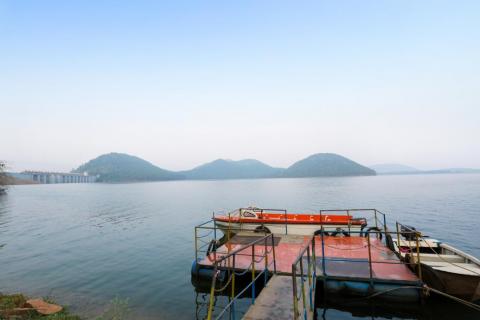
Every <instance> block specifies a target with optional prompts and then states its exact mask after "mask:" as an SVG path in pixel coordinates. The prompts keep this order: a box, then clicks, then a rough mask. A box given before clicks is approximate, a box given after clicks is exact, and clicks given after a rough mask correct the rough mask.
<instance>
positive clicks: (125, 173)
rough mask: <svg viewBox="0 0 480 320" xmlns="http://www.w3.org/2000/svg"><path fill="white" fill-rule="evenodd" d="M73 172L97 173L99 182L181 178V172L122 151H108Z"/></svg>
mask: <svg viewBox="0 0 480 320" xmlns="http://www.w3.org/2000/svg"><path fill="white" fill-rule="evenodd" d="M73 172H77V173H83V172H88V174H90V175H98V176H99V177H98V179H97V181H100V182H135V181H158V180H175V179H183V178H184V177H183V176H182V175H181V174H178V173H175V172H172V171H168V170H164V169H161V168H159V167H157V166H154V165H153V164H151V163H150V162H147V161H145V160H143V159H140V158H138V157H135V156H130V155H128V154H123V153H109V154H104V155H101V156H99V157H98V158H95V159H93V160H90V161H88V162H87V163H85V164H83V165H81V166H80V167H78V168H77V169H76V170H74V171H73Z"/></svg>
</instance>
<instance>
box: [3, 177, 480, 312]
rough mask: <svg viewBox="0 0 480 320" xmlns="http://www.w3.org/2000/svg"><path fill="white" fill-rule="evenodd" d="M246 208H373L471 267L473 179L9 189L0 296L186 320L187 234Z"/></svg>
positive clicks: (190, 300) (191, 299) (476, 183)
mask: <svg viewBox="0 0 480 320" xmlns="http://www.w3.org/2000/svg"><path fill="white" fill-rule="evenodd" d="M248 205H255V206H260V207H262V206H263V207H276V208H287V209H289V210H292V211H317V210H318V209H320V208H323V209H329V208H335V209H338V208H359V207H371V208H377V209H379V210H381V211H383V212H386V213H387V214H388V221H390V222H391V223H392V222H394V221H395V220H396V219H398V220H400V221H402V222H405V223H407V224H410V225H413V226H415V227H417V228H419V229H421V230H422V231H423V232H424V233H426V234H430V235H432V236H434V237H435V238H439V239H441V240H444V241H446V242H449V243H451V244H453V245H455V246H457V247H459V248H460V249H462V250H464V251H466V252H468V253H471V254H473V255H475V256H477V257H479V256H480V232H479V231H478V230H479V228H480V222H479V217H480V215H479V214H480V175H410V176H377V177H353V178H314V179H264V180H229V181H174V182H158V183H136V184H58V185H33V186H16V187H13V188H11V189H10V190H9V193H8V194H7V195H4V196H0V266H1V267H0V291H1V292H5V293H7V292H24V293H26V294H28V295H31V296H52V297H54V298H55V299H56V300H57V301H59V302H60V303H63V304H67V305H70V306H71V309H73V311H76V312H79V313H81V314H82V315H84V316H85V317H87V318H88V317H93V316H94V315H96V314H99V313H100V312H101V310H102V308H104V307H105V305H107V303H108V301H110V300H111V299H112V298H114V297H120V298H128V299H129V305H130V307H131V308H132V309H133V311H134V312H135V316H134V318H136V319H153V318H155V319H173V318H175V319H192V318H195V292H194V289H193V287H192V286H191V284H190V266H191V262H192V260H193V257H194V245H193V227H194V226H195V225H196V224H198V223H200V222H203V221H205V220H208V219H209V217H210V216H211V214H212V211H214V210H215V211H216V210H221V209H234V208H237V207H241V206H248ZM349 317H350V313H349V312H344V311H338V310H329V311H328V312H326V318H327V319H334V318H335V319H336V318H341V319H344V318H345V319H347V318H349Z"/></svg>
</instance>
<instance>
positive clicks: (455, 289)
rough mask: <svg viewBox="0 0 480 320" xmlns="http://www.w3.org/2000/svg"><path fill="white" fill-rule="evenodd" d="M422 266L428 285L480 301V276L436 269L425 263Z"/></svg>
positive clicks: (465, 298) (459, 296)
mask: <svg viewBox="0 0 480 320" xmlns="http://www.w3.org/2000/svg"><path fill="white" fill-rule="evenodd" d="M421 267H422V274H423V280H424V281H425V283H426V284H427V285H428V286H430V287H432V288H434V289H437V290H440V291H442V292H445V293H447V294H449V295H452V296H455V297H458V298H460V299H463V300H467V301H472V302H477V303H478V302H480V276H474V275H466V274H458V273H451V272H445V271H441V270H436V269H434V268H432V267H431V266H428V265H426V264H423V263H422V264H421Z"/></svg>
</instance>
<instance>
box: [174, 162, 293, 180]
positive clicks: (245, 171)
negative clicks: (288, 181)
mask: <svg viewBox="0 0 480 320" xmlns="http://www.w3.org/2000/svg"><path fill="white" fill-rule="evenodd" d="M283 170H284V169H279V168H273V167H270V166H269V165H267V164H265V163H263V162H260V161H258V160H254V159H246V160H240V161H233V160H224V159H217V160H215V161H212V162H209V163H206V164H204V165H201V166H198V167H196V168H193V169H192V170H188V171H183V172H181V174H182V175H184V176H185V177H186V178H187V179H254V178H273V177H279V176H280V175H281V173H282V172H283Z"/></svg>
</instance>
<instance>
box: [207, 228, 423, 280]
mask: <svg viewBox="0 0 480 320" xmlns="http://www.w3.org/2000/svg"><path fill="white" fill-rule="evenodd" d="M237 237H238V238H237ZM247 237H248V236H245V235H242V236H240V237H239V236H235V237H233V238H232V239H231V240H230V241H229V242H227V243H226V244H225V245H223V246H221V247H220V248H218V249H217V252H216V253H211V254H210V255H209V256H207V257H205V258H204V259H203V260H201V261H200V262H199V264H200V265H205V266H212V265H213V262H214V261H215V259H220V258H221V257H222V256H224V255H225V254H226V253H228V252H231V251H233V250H236V249H238V248H240V247H242V246H244V245H245V243H248V238H247ZM245 238H247V241H246V240H245ZM275 238H276V241H275V244H276V245H275V256H276V266H277V273H280V274H291V273H292V263H293V262H294V261H295V259H296V258H297V256H298V255H299V252H300V250H301V249H302V248H304V246H305V245H306V244H307V243H308V241H309V240H310V237H308V236H298V235H282V236H280V235H279V236H275ZM252 239H258V235H257V236H256V237H255V236H252ZM240 240H241V241H240ZM252 241H254V240H252ZM324 241H325V244H324V249H325V257H326V259H325V262H326V263H325V265H326V273H327V275H328V276H337V277H343V278H357V279H369V277H370V271H369V264H368V257H369V255H368V242H367V239H366V238H363V237H356V236H352V237H331V236H325V237H324ZM370 244H371V249H370V250H371V256H372V271H373V278H375V279H376V280H394V281H405V282H417V281H419V279H418V277H417V276H416V275H415V274H414V273H413V272H412V271H411V270H410V269H409V268H408V266H407V265H405V264H402V263H401V261H400V260H399V259H398V257H397V256H396V255H395V254H394V253H393V252H392V251H391V250H390V249H389V248H387V247H386V246H385V245H384V244H383V243H382V242H381V241H380V240H377V239H375V238H372V239H371V240H370ZM315 245H316V249H315V253H316V257H317V276H321V275H322V273H323V272H322V240H321V237H320V236H317V237H316V238H315ZM265 250H267V252H269V253H268V254H267V255H268V263H269V264H271V263H272V261H273V251H272V245H271V240H270V241H269V242H268V243H267V246H266V247H265V245H264V244H257V245H255V248H254V255H255V259H256V260H257V262H255V269H256V270H263V269H264V268H265V259H262V258H263V257H264V255H265V254H264V252H265ZM343 260H348V261H343ZM251 262H252V247H248V248H246V249H244V250H242V251H241V252H240V253H239V254H237V255H236V257H235V269H237V270H245V269H251ZM222 266H225V267H227V266H228V267H233V257H230V258H229V259H227V260H225V261H224V263H223V264H222ZM269 269H270V270H273V264H271V265H270V267H269Z"/></svg>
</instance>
